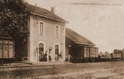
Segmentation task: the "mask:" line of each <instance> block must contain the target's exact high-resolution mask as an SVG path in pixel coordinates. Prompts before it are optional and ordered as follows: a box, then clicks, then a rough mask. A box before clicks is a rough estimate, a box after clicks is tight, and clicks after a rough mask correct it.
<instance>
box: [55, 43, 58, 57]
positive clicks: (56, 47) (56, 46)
mask: <svg viewBox="0 0 124 79" xmlns="http://www.w3.org/2000/svg"><path fill="white" fill-rule="evenodd" d="M55 54H57V55H58V54H59V45H55Z"/></svg>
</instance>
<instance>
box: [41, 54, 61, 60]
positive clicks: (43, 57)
mask: <svg viewBox="0 0 124 79" xmlns="http://www.w3.org/2000/svg"><path fill="white" fill-rule="evenodd" d="M39 59H40V61H51V60H52V57H51V54H47V53H45V54H40V55H39ZM62 59H63V57H62V53H60V54H55V61H62Z"/></svg>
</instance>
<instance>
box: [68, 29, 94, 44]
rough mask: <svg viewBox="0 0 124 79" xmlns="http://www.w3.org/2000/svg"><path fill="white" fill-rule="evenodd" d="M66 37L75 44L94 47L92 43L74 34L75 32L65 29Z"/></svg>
mask: <svg viewBox="0 0 124 79" xmlns="http://www.w3.org/2000/svg"><path fill="white" fill-rule="evenodd" d="M66 37H67V38H69V39H70V40H72V41H74V42H75V43H77V44H84V45H90V46H95V44H94V43H92V42H91V41H89V40H88V39H86V38H85V37H83V36H81V35H80V34H78V33H76V32H75V31H73V30H71V29H69V28H66Z"/></svg>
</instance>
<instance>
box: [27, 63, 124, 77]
mask: <svg viewBox="0 0 124 79" xmlns="http://www.w3.org/2000/svg"><path fill="white" fill-rule="evenodd" d="M123 63H124V62H115V63H111V64H110V63H102V65H101V64H99V63H91V65H94V67H93V68H87V69H85V68H84V69H83V70H82V71H80V70H79V71H78V70H74V69H73V71H72V72H68V73H64V74H57V75H45V76H38V77H34V78H33V77H31V78H28V79H124V64H123ZM76 65H78V64H76ZM79 65H81V64H79ZM82 65H87V63H82ZM95 65H96V66H95ZM99 66H100V67H99ZM89 67H90V66H89Z"/></svg>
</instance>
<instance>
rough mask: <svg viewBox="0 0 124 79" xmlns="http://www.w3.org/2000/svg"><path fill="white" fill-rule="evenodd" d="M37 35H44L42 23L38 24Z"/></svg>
mask: <svg viewBox="0 0 124 79" xmlns="http://www.w3.org/2000/svg"><path fill="white" fill-rule="evenodd" d="M39 33H40V35H44V23H43V22H39Z"/></svg>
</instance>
